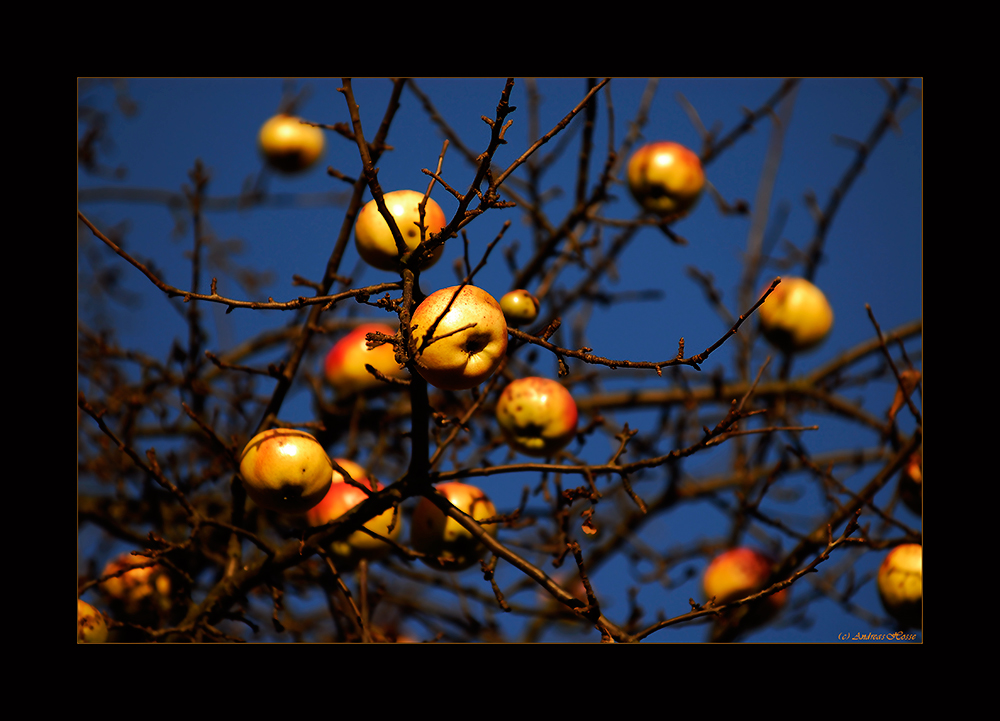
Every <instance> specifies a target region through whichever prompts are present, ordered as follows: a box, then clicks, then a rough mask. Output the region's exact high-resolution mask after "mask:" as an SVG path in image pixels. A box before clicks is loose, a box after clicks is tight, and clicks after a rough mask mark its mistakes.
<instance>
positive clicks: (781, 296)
mask: <svg viewBox="0 0 1000 721" xmlns="http://www.w3.org/2000/svg"><path fill="white" fill-rule="evenodd" d="M757 318H758V322H759V324H760V331H761V333H763V335H764V337H765V338H767V340H768V341H769V342H770V343H771V345H773V346H774V347H775V348H778V349H779V350H782V351H784V352H785V353H795V352H799V351H804V350H809V349H811V348H814V347H816V346H817V345H819V343H820V342H822V341H823V339H824V338H826V336H827V334H829V332H830V328H832V327H833V309H832V308H830V303H829V301H827V299H826V296H825V295H823V291H821V290H820V289H819V288H817V287H816V286H815V285H813V284H812V283H810V282H809V281H808V280H806V279H805V278H793V277H788V278H782V279H781V283H779V284H778V287H777V288H775V289H774V291H773V292H772V293H771V294H770V295H769V296H768V297H767V299H766V300H765V301H764V303H763V304H762V305H761V306H760V308H758V309H757Z"/></svg>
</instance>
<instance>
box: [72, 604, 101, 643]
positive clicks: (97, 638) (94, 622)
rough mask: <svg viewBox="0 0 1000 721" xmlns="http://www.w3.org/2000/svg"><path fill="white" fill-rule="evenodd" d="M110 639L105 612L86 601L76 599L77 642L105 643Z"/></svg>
mask: <svg viewBox="0 0 1000 721" xmlns="http://www.w3.org/2000/svg"><path fill="white" fill-rule="evenodd" d="M107 640H108V622H107V621H106V620H105V619H104V614H102V613H101V612H100V611H98V610H97V609H96V608H94V607H93V606H91V605H90V604H89V603H87V602H86V601H81V600H80V599H79V598H78V599H76V642H77V643H104V642H105V641H107Z"/></svg>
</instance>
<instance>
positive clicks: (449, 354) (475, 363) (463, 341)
mask: <svg viewBox="0 0 1000 721" xmlns="http://www.w3.org/2000/svg"><path fill="white" fill-rule="evenodd" d="M460 288H461V291H459V289H460ZM411 320H412V328H413V333H412V340H413V343H414V351H415V353H416V358H415V361H416V366H417V372H418V373H420V375H421V376H423V378H424V379H425V380H426V381H427V382H428V383H430V384H431V385H432V386H434V387H435V388H441V389H442V390H451V391H456V390H464V389H467V388H474V387H475V386H477V385H479V384H480V383H482V382H483V381H485V380H486V379H487V378H489V377H490V376H491V375H493V373H494V372H495V371H496V369H497V368H498V367H499V366H500V363H501V362H503V359H504V355H505V354H506V353H507V321H506V319H505V318H504V315H503V310H502V309H501V308H500V304H499V303H497V302H496V299H494V298H493V296H492V295H490V294H489V293H487V292H486V291H485V290H483V289H482V288H477V287H476V286H474V285H466V286H457V285H456V286H452V287H451V288H442V289H441V290H439V291H437V292H435V293H432V294H431V295H429V296H428V297H427V298H425V299H424V301H423V302H422V303H421V304H420V305H419V306H417V309H416V310H415V311H413V316H412V319H411ZM428 333H432V336H431V338H432V339H434V340H433V342H431V343H430V344H429V345H425V341H426V340H427V335H428Z"/></svg>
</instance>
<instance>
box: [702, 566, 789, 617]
mask: <svg viewBox="0 0 1000 721" xmlns="http://www.w3.org/2000/svg"><path fill="white" fill-rule="evenodd" d="M773 566H774V561H773V560H772V559H770V558H769V557H768V556H766V555H764V554H763V553H761V552H760V551H756V550H754V549H752V548H733V549H730V550H728V551H726V552H724V553H722V554H720V555H718V556H716V557H715V559H713V560H712V562H711V563H710V564H708V568H707V569H705V576H704V577H703V578H702V588H703V589H704V591H705V598H706V599H709V600H711V599H712V597H713V596H714V597H715V605H716V606H721V605H723V604H726V603H731V602H732V601H738V600H740V599H741V598H746V597H747V596H751V595H753V594H755V593H757V592H758V591H763V590H764V588H766V584H767V581H768V578H769V577H770V575H771V568H772V567H773ZM787 602H788V589H785V590H784V591H778V592H777V593H773V594H771V595H770V596H767V597H766V598H763V599H761V600H760V602H759V603H757V604H756V605H753V606H751V605H749V604H748V605H744V606H740V607H738V608H736V609H733V610H732V612H731V613H730V615H729V617H728V618H726V619H724V622H725V623H727V624H729V625H734V624H737V623H738V624H739V625H741V626H742V627H743V628H750V627H752V626H757V625H760V624H762V623H765V622H766V621H769V620H770V619H772V618H773V617H774V616H775V615H776V614H777V613H778V611H780V610H781V609H782V607H784V605H785V604H786V603H787Z"/></svg>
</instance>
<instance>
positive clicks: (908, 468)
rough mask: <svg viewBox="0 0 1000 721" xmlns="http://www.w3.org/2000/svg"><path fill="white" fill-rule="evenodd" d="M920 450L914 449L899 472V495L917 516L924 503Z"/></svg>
mask: <svg viewBox="0 0 1000 721" xmlns="http://www.w3.org/2000/svg"><path fill="white" fill-rule="evenodd" d="M923 465H924V464H923V460H922V457H921V454H920V451H919V450H918V451H914V452H913V453H912V454H911V455H910V459H909V460H908V461H907V462H906V465H905V466H903V470H901V471H900V472H899V497H900V498H901V499H903V503H905V504H906V507H907V508H909V509H910V510H911V511H913V512H914V513H916V514H917V515H918V516H919V515H921V513H922V512H923V505H924V469H923Z"/></svg>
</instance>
